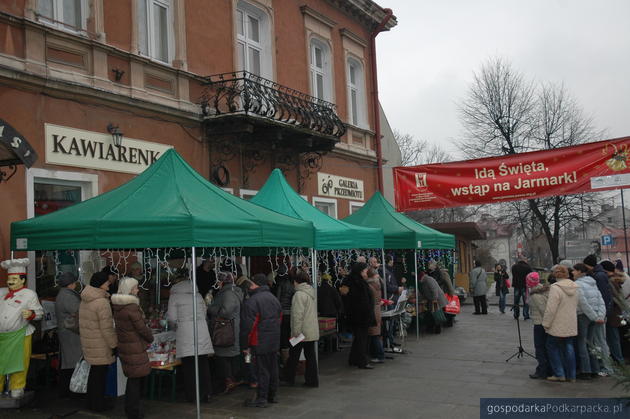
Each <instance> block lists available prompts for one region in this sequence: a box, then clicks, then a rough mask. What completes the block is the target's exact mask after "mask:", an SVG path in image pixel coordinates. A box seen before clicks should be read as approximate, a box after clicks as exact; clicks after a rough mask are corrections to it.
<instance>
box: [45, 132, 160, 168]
mask: <svg viewBox="0 0 630 419" xmlns="http://www.w3.org/2000/svg"><path fill="white" fill-rule="evenodd" d="M45 135H46V163H50V164H59V165H63V166H73V167H86V168H90V169H101V170H109V171H113V172H124V173H134V174H138V173H141V172H142V171H144V169H146V168H147V167H149V166H150V165H151V164H152V163H154V162H155V161H156V160H157V159H159V158H160V157H161V156H162V154H163V153H164V152H165V151H166V150H168V149H169V148H172V146H170V145H164V144H159V143H153V142H149V141H141V140H135V139H132V138H127V137H124V138H123V141H122V145H121V146H115V145H114V143H113V141H112V136H111V134H109V133H102V132H94V131H85V130H80V129H74V128H68V127H62V126H59V125H53V124H46V125H45Z"/></svg>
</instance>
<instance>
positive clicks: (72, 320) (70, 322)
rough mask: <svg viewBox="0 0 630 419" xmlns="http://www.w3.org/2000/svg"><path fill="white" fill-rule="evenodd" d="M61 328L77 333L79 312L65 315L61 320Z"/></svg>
mask: <svg viewBox="0 0 630 419" xmlns="http://www.w3.org/2000/svg"><path fill="white" fill-rule="evenodd" d="M62 325H63V328H64V329H66V330H69V331H71V332H74V333H76V334H77V335H78V334H79V313H78V312H76V313H73V314H69V315H67V316H65V317H64V318H63V322H62Z"/></svg>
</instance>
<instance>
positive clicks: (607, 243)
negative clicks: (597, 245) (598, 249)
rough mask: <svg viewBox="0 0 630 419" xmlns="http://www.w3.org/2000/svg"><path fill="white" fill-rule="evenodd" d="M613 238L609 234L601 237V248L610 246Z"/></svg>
mask: <svg viewBox="0 0 630 419" xmlns="http://www.w3.org/2000/svg"><path fill="white" fill-rule="evenodd" d="M612 244H613V238H612V236H611V235H610V234H606V235H604V236H602V246H612Z"/></svg>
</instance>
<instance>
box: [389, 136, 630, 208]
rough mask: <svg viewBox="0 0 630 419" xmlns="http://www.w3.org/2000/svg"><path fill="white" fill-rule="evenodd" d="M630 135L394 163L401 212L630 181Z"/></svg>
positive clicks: (609, 186) (610, 186)
mask: <svg viewBox="0 0 630 419" xmlns="http://www.w3.org/2000/svg"><path fill="white" fill-rule="evenodd" d="M629 157H630V137H624V138H618V139H614V140H608V141H600V142H595V143H587V144H581V145H577V146H573V147H563V148H557V149H553V150H544V151H534V152H531V153H522V154H513V155H509V156H500V157H490V158H485V159H478V160H466V161H458V162H451V163H441V164H427V165H422V166H413V167H396V168H394V189H395V195H396V209H397V210H398V211H408V210H422V209H431V208H446V207H458V206H464V205H479V204H492V203H497V202H505V201H515V200H520V199H535V198H541V197H546V196H556V195H569V194H576V193H581V192H590V191H601V190H606V189H614V188H618V187H623V186H628V185H630V179H627V178H628V177H630V161H629V160H628V159H629Z"/></svg>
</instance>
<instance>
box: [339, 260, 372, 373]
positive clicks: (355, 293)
mask: <svg viewBox="0 0 630 419" xmlns="http://www.w3.org/2000/svg"><path fill="white" fill-rule="evenodd" d="M367 271H368V265H367V264H366V263H363V262H357V263H355V264H354V265H353V266H352V271H351V272H350V276H349V277H348V281H347V286H348V288H349V290H348V294H347V295H346V301H345V302H346V304H347V306H346V316H347V319H348V323H349V324H350V328H351V329H352V349H351V350H350V357H349V359H348V364H350V365H355V366H357V367H359V368H361V369H373V368H374V367H373V366H372V365H370V364H369V363H368V356H367V354H368V328H369V327H370V326H375V325H376V319H375V318H374V297H373V296H372V292H371V291H370V286H369V285H368V283H367V281H366V279H367Z"/></svg>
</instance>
